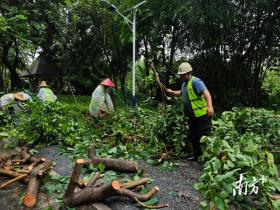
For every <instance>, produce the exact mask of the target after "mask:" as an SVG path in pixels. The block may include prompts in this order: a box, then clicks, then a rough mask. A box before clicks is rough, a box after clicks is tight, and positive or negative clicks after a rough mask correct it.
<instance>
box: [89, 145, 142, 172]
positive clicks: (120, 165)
mask: <svg viewBox="0 0 280 210" xmlns="http://www.w3.org/2000/svg"><path fill="white" fill-rule="evenodd" d="M88 157H89V158H90V161H88V162H87V163H94V164H99V163H102V164H104V166H105V168H108V169H113V170H118V171H125V172H137V171H138V165H137V163H136V162H135V161H129V160H120V159H115V158H100V157H96V154H95V150H94V149H93V148H89V149H88Z"/></svg>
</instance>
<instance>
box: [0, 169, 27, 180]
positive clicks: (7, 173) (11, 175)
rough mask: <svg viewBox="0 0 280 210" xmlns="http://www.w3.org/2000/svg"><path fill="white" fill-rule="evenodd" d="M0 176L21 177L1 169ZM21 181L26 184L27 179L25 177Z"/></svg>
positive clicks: (19, 174)
mask: <svg viewBox="0 0 280 210" xmlns="http://www.w3.org/2000/svg"><path fill="white" fill-rule="evenodd" d="M0 174H2V175H6V176H9V177H19V176H22V174H21V173H17V172H15V171H11V170H6V169H2V168H0ZM22 181H23V182H24V183H28V181H29V179H28V178H27V177H25V178H23V179H22Z"/></svg>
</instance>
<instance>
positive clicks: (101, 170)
mask: <svg viewBox="0 0 280 210" xmlns="http://www.w3.org/2000/svg"><path fill="white" fill-rule="evenodd" d="M97 167H98V169H99V171H100V172H104V170H105V165H104V164H103V163H99V164H98V165H97Z"/></svg>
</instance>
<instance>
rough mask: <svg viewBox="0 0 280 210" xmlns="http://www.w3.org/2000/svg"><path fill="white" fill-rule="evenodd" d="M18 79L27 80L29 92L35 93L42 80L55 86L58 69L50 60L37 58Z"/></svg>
mask: <svg viewBox="0 0 280 210" xmlns="http://www.w3.org/2000/svg"><path fill="white" fill-rule="evenodd" d="M20 77H21V78H28V80H29V90H30V91H31V92H36V91H37V87H38V84H39V83H40V82H41V81H43V80H44V81H47V83H48V84H50V85H51V86H55V81H58V69H57V67H56V65H55V64H54V63H53V62H52V61H51V60H50V59H48V58H46V57H43V56H39V57H38V58H37V59H36V60H35V61H34V62H33V63H32V64H31V65H30V67H29V68H28V70H26V71H24V72H23V73H22V74H21V75H20Z"/></svg>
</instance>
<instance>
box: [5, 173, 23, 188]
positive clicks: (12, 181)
mask: <svg viewBox="0 0 280 210" xmlns="http://www.w3.org/2000/svg"><path fill="white" fill-rule="evenodd" d="M27 176H28V174H22V175H20V176H18V177H16V178H14V179H12V180H10V181H7V182H5V183H4V184H2V185H1V186H0V189H3V188H5V187H7V186H8V185H10V184H12V183H14V182H16V181H18V180H21V179H23V178H25V177H27Z"/></svg>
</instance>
